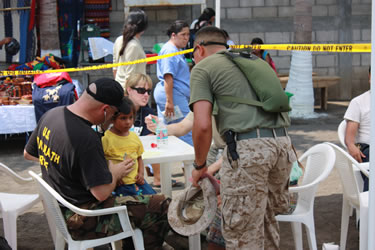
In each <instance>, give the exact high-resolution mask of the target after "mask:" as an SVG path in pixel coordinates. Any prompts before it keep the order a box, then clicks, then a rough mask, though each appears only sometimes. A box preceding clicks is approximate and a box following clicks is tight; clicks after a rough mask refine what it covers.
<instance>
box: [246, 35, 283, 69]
mask: <svg viewBox="0 0 375 250" xmlns="http://www.w3.org/2000/svg"><path fill="white" fill-rule="evenodd" d="M257 44H259V45H261V44H263V40H262V39H260V38H259V37H256V38H254V39H253V40H252V41H251V45H257ZM253 54H254V55H256V56H257V57H259V58H262V59H263V60H264V61H266V62H267V63H268V64H269V65H270V66H271V68H272V69H273V70H274V71H275V73H276V75H277V71H276V65H275V62H274V61H273V60H272V58H271V56H270V54H269V53H268V51H267V50H263V49H254V50H253Z"/></svg>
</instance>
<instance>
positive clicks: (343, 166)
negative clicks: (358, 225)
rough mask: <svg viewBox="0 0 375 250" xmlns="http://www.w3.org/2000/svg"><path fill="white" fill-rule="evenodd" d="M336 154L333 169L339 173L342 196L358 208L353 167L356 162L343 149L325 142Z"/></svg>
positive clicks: (357, 193)
mask: <svg viewBox="0 0 375 250" xmlns="http://www.w3.org/2000/svg"><path fill="white" fill-rule="evenodd" d="M327 144H328V145H330V146H331V147H332V148H333V149H334V150H335V153H336V162H335V167H336V169H337V171H338V172H339V176H340V179H341V184H342V188H343V193H344V196H345V197H346V198H347V199H348V200H349V201H350V202H351V203H352V204H353V205H355V206H356V207H359V193H360V191H359V189H358V183H357V180H356V178H355V176H354V172H353V165H358V162H357V161H356V160H355V159H354V158H353V157H352V156H351V155H350V154H349V153H347V152H346V151H345V150H344V149H342V148H340V147H339V146H337V145H335V144H332V143H329V142H327Z"/></svg>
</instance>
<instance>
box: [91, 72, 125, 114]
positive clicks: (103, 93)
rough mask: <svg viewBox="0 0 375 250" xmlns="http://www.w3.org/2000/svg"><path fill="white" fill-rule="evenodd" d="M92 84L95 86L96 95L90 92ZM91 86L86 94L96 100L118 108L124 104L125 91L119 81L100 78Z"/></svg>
mask: <svg viewBox="0 0 375 250" xmlns="http://www.w3.org/2000/svg"><path fill="white" fill-rule="evenodd" d="M91 84H95V86H96V93H93V92H92V91H91V90H90V88H89V86H90V85H91ZM91 84H90V85H89V86H88V87H87V88H86V92H87V94H89V95H91V96H92V97H93V98H94V99H95V100H97V101H99V102H102V103H104V104H108V105H112V106H116V107H119V106H120V105H121V104H122V98H123V97H124V89H123V88H122V86H121V85H120V84H119V83H118V82H117V81H115V80H113V79H111V78H100V79H98V80H96V81H95V82H93V83H91Z"/></svg>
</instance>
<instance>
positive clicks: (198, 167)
mask: <svg viewBox="0 0 375 250" xmlns="http://www.w3.org/2000/svg"><path fill="white" fill-rule="evenodd" d="M193 167H194V168H195V170H201V169H202V168H204V167H206V161H204V163H203V164H202V165H200V166H198V165H197V163H195V162H193Z"/></svg>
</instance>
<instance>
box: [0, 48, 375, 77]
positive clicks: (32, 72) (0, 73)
mask: <svg viewBox="0 0 375 250" xmlns="http://www.w3.org/2000/svg"><path fill="white" fill-rule="evenodd" d="M230 47H231V48H234V49H244V48H252V49H263V50H289V51H292V50H297V51H314V52H349V53H352V52H362V53H366V52H367V53H369V52H371V43H360V44H261V45H231V46H230ZM191 52H193V49H187V50H183V51H179V52H175V53H170V54H166V55H160V56H153V57H148V58H144V59H138V60H135V61H130V62H122V63H108V64H101V65H94V66H87V67H79V68H63V69H52V70H22V71H10V70H5V71H0V76H18V75H38V74H43V73H57V72H77V71H89V70H101V69H108V68H115V67H119V66H125V65H132V64H138V63H147V62H152V61H156V60H160V59H164V58H167V57H172V56H176V55H183V54H187V53H191Z"/></svg>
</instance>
